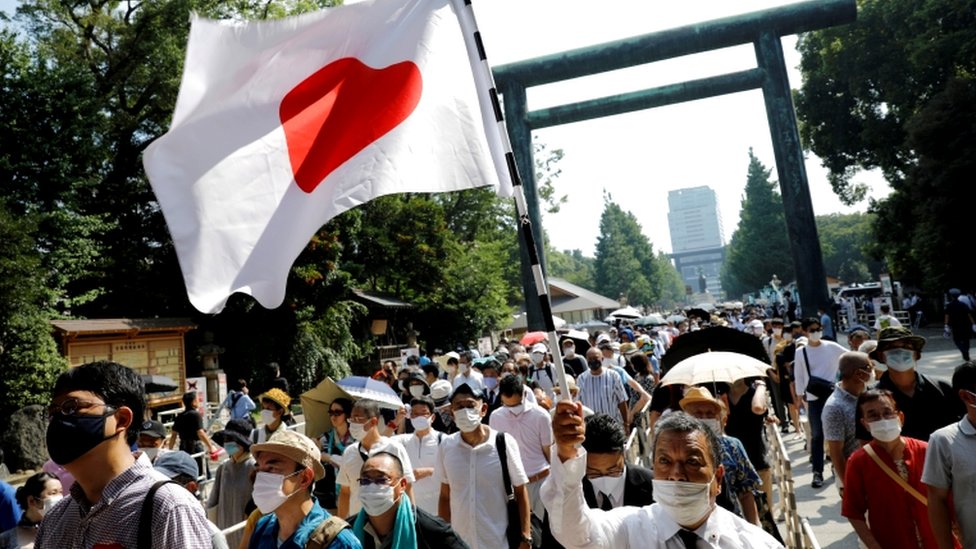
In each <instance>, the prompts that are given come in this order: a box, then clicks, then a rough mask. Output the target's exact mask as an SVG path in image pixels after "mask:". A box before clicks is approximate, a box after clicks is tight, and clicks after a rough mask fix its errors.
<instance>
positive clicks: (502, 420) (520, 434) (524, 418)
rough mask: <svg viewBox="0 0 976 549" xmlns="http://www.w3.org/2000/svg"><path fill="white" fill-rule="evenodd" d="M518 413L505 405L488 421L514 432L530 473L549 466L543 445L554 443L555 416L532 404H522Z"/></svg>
mask: <svg viewBox="0 0 976 549" xmlns="http://www.w3.org/2000/svg"><path fill="white" fill-rule="evenodd" d="M523 406H524V408H523V409H522V412H521V413H519V414H518V415H515V413H513V412H512V410H511V408H508V407H507V406H502V407H501V408H499V409H497V410H495V411H494V413H492V414H491V420H490V421H489V424H490V425H491V428H492V429H496V430H498V431H501V432H503V433H508V434H510V435H512V437H513V438H514V439H515V441H516V442H517V443H518V445H519V453H520V454H521V456H522V466H523V467H524V468H525V473H526V474H527V475H529V476H532V475H535V474H537V473H540V472H542V471H544V470H545V469H548V468H549V461H548V460H546V456H545V454H543V453H542V449H543V448H548V447H549V446H551V445H552V442H553V440H552V417H550V416H549V413H548V412H546V411H545V410H543V409H542V408H540V407H539V406H535V405H532V404H523Z"/></svg>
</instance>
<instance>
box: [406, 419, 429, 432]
mask: <svg viewBox="0 0 976 549" xmlns="http://www.w3.org/2000/svg"><path fill="white" fill-rule="evenodd" d="M410 425H413V430H414V431H426V430H427V429H430V418H429V417H427V416H417V417H412V418H410Z"/></svg>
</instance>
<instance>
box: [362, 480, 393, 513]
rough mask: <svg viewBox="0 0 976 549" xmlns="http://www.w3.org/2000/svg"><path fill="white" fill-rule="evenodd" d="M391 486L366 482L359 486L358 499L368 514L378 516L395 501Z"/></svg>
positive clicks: (387, 509)
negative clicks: (366, 483) (364, 484)
mask: <svg viewBox="0 0 976 549" xmlns="http://www.w3.org/2000/svg"><path fill="white" fill-rule="evenodd" d="M393 496H394V493H393V487H392V486H390V485H389V484H368V485H366V486H360V487H359V501H360V502H361V503H362V504H363V509H365V510H366V514H367V515H370V516H373V517H375V516H379V515H382V514H383V513H385V512H387V511H389V510H390V508H391V507H393V504H394V503H396V502H395V501H394V499H393Z"/></svg>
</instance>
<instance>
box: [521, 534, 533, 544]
mask: <svg viewBox="0 0 976 549" xmlns="http://www.w3.org/2000/svg"><path fill="white" fill-rule="evenodd" d="M522 543H528V544H529V545H532V536H526V535H523V536H522Z"/></svg>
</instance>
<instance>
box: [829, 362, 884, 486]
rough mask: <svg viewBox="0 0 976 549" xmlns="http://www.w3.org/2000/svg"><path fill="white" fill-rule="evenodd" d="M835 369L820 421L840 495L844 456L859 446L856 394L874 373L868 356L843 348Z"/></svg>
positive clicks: (864, 387)
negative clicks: (834, 381)
mask: <svg viewBox="0 0 976 549" xmlns="http://www.w3.org/2000/svg"><path fill="white" fill-rule="evenodd" d="M838 371H839V372H840V382H838V383H837V386H836V387H834V392H833V393H832V394H831V395H830V396H829V397H827V402H826V403H825V404H824V409H823V414H822V416H821V420H822V422H823V431H824V440H826V441H827V453H828V454H829V455H830V464H831V466H833V468H834V478H835V479H836V481H837V489H838V490H839V491H840V495H841V497H843V496H844V475H845V473H846V471H847V467H846V466H847V458H849V457H851V454H853V453H854V452H855V451H857V449H858V448H860V447H861V443H860V442H858V439H857V429H856V426H857V422H856V421H855V415H856V414H857V397H858V396H860V395H861V393H863V392H864V391H865V389H867V386H868V384H869V383H870V382H871V381H872V380H873V379H874V376H873V375H872V368H871V359H869V358H868V355H866V354H864V353H861V352H858V351H847V352H846V353H844V354H842V355H840V361H839V366H838Z"/></svg>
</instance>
